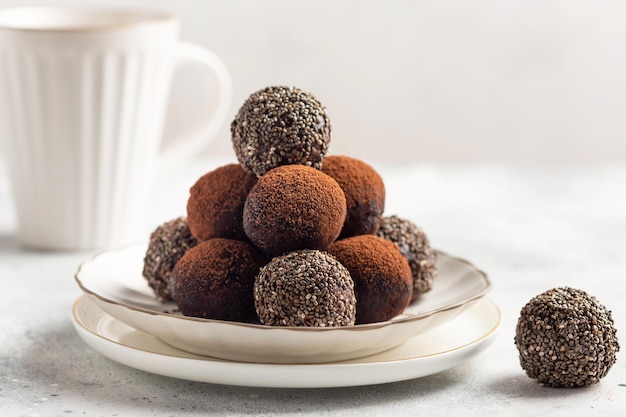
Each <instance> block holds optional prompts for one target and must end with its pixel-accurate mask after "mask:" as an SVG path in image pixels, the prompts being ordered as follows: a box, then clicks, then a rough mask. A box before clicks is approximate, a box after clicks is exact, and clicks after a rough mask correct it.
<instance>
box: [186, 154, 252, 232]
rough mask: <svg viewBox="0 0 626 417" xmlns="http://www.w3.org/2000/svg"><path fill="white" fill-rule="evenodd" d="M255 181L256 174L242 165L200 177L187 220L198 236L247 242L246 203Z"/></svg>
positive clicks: (235, 165) (224, 168) (190, 198)
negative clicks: (249, 171) (244, 217)
mask: <svg viewBox="0 0 626 417" xmlns="http://www.w3.org/2000/svg"><path fill="white" fill-rule="evenodd" d="M254 183H256V177H255V176H254V175H252V174H249V173H247V172H245V171H244V170H243V168H242V167H241V165H239V164H229V165H225V166H222V167H219V168H217V169H215V170H213V171H211V172H209V173H207V174H204V175H203V176H202V177H200V178H199V179H198V181H196V183H195V184H194V185H193V186H192V187H191V189H190V191H189V199H188V200H187V221H188V223H189V228H190V229H191V233H192V234H193V235H194V236H195V238H196V239H198V240H199V241H204V240H208V239H212V238H215V237H222V238H227V239H236V240H242V241H247V238H246V234H245V233H244V231H243V205H244V203H245V201H246V198H247V197H248V192H249V191H250V189H251V188H252V186H253V185H254Z"/></svg>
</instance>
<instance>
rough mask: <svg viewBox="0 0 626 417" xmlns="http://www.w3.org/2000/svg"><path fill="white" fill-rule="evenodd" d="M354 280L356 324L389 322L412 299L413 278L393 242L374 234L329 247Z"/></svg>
mask: <svg viewBox="0 0 626 417" xmlns="http://www.w3.org/2000/svg"><path fill="white" fill-rule="evenodd" d="M328 252H329V253H330V254H331V255H333V256H334V257H335V258H336V259H337V260H338V261H339V262H340V263H341V264H342V265H344V266H345V267H346V269H347V270H348V271H349V272H350V276H351V277H352V280H353V281H354V292H355V294H356V299H357V304H356V324H364V323H374V322H379V321H385V320H389V319H391V318H393V317H395V316H397V315H398V314H400V313H402V312H403V311H404V309H405V308H406V306H407V305H408V304H409V301H410V300H411V295H412V293H413V277H412V275H411V268H410V267H409V264H408V262H407V260H406V259H405V258H404V256H402V254H401V253H400V250H399V249H398V247H397V246H396V245H394V244H393V243H391V242H389V241H387V240H385V239H383V238H381V237H378V236H374V235H359V236H353V237H349V238H346V239H341V240H338V241H336V242H334V243H333V244H331V245H330V246H329V247H328Z"/></svg>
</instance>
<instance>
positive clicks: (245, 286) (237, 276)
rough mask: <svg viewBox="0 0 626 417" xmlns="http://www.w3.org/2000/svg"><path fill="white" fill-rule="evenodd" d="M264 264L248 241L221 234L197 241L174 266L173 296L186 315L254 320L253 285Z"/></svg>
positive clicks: (171, 283) (248, 321)
mask: <svg viewBox="0 0 626 417" xmlns="http://www.w3.org/2000/svg"><path fill="white" fill-rule="evenodd" d="M263 265H264V260H263V258H262V257H261V255H260V254H259V253H258V252H257V250H256V249H255V248H254V247H253V246H252V245H250V244H249V243H245V242H241V241H238V240H232V239H222V238H215V239H209V240H206V241H204V242H200V243H198V245H196V246H194V247H193V248H191V249H190V250H188V251H187V253H186V254H185V255H184V256H183V257H182V258H181V259H180V260H179V261H178V263H177V264H176V266H175V267H174V271H173V273H172V279H171V281H170V286H171V292H172V297H173V299H174V302H175V303H176V305H177V306H178V308H179V310H180V312H181V313H182V314H183V315H185V316H192V317H201V318H207V319H217V320H230V321H238V322H247V323H251V322H256V321H258V320H257V316H256V311H255V308H254V298H253V296H252V288H253V287H254V278H255V277H256V275H257V273H258V272H259V269H260V268H261V266H263Z"/></svg>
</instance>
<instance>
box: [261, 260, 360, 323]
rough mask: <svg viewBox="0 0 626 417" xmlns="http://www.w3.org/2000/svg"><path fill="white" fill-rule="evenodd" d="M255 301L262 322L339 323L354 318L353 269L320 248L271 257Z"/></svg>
mask: <svg viewBox="0 0 626 417" xmlns="http://www.w3.org/2000/svg"><path fill="white" fill-rule="evenodd" d="M254 302H255V306H256V311H257V314H258V316H259V319H260V320H261V323H263V324H266V325H270V326H304V327H340V326H351V325H353V324H354V320H355V306H356V299H355V295H354V283H353V281H352V278H350V273H349V272H348V270H347V269H346V268H345V267H344V266H343V265H341V264H340V263H339V262H338V261H337V260H336V259H335V258H334V257H332V256H331V255H330V254H328V253H326V252H322V251H318V250H310V249H304V250H301V251H294V252H290V253H288V254H286V255H283V256H279V257H276V258H274V259H272V260H271V261H270V262H269V263H268V264H267V265H265V266H264V267H263V268H261V271H260V272H259V275H258V276H257V278H256V281H255V283H254Z"/></svg>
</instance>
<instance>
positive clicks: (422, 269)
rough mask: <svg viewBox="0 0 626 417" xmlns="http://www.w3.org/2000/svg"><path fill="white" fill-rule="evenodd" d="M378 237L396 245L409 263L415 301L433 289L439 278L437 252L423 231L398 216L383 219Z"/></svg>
mask: <svg viewBox="0 0 626 417" xmlns="http://www.w3.org/2000/svg"><path fill="white" fill-rule="evenodd" d="M377 235H378V236H380V237H382V238H384V239H387V240H389V241H390V242H393V243H395V244H396V245H397V246H398V248H399V249H400V252H401V253H402V255H403V256H404V257H405V258H406V260H407V261H408V262H409V266H410V267H411V274H412V275H413V299H416V298H417V297H419V296H420V295H421V294H424V293H425V292H428V291H430V290H431V289H432V286H433V281H434V280H435V278H436V277H437V252H435V250H434V249H433V248H432V247H431V246H430V242H429V240H428V237H427V236H426V234H425V233H424V231H423V230H422V229H420V228H419V227H417V226H416V225H415V223H413V222H412V221H410V220H407V219H403V218H400V217H398V216H387V217H383V219H382V220H381V222H380V229H378V233H377Z"/></svg>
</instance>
